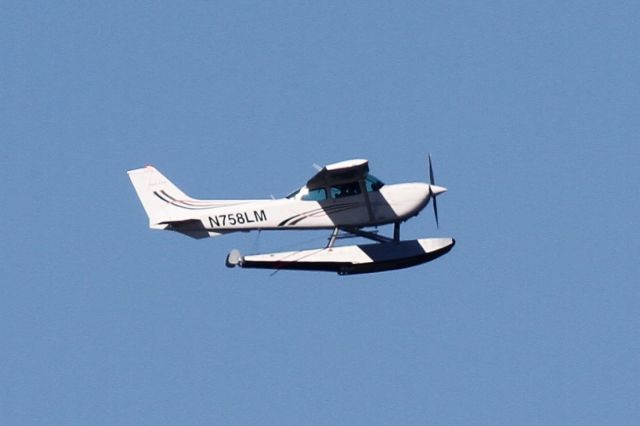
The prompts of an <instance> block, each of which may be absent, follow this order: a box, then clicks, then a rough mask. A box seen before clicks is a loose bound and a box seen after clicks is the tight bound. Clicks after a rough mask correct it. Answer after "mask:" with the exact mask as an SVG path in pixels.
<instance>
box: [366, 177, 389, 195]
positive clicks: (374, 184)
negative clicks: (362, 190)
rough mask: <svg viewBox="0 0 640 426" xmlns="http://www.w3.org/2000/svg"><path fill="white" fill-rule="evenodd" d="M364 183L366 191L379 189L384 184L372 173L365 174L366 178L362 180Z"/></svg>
mask: <svg viewBox="0 0 640 426" xmlns="http://www.w3.org/2000/svg"><path fill="white" fill-rule="evenodd" d="M364 184H365V186H366V188H367V192H376V191H379V190H380V188H382V187H383V186H384V183H382V181H381V180H380V179H378V178H377V177H375V176H373V175H367V178H366V179H365V180H364Z"/></svg>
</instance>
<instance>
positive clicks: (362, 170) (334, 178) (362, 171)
mask: <svg viewBox="0 0 640 426" xmlns="http://www.w3.org/2000/svg"><path fill="white" fill-rule="evenodd" d="M367 173H369V161H367V160H362V159H357V160H347V161H341V162H339V163H333V164H329V165H327V166H324V167H323V168H322V169H321V170H320V171H319V172H318V173H316V174H315V175H314V176H313V177H312V178H311V179H309V180H308V181H307V187H308V188H316V187H319V186H331V185H333V184H335V183H344V182H349V181H351V182H353V181H356V180H362V179H364V178H365V176H366V175H367Z"/></svg>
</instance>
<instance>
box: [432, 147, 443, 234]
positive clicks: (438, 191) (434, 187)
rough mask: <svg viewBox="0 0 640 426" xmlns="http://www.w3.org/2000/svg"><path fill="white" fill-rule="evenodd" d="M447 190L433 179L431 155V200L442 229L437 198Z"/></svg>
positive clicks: (437, 224) (437, 225)
mask: <svg viewBox="0 0 640 426" xmlns="http://www.w3.org/2000/svg"><path fill="white" fill-rule="evenodd" d="M446 190H447V188H445V187H442V186H438V185H436V180H435V178H434V177H433V165H432V164H431V154H429V198H431V201H432V202H433V214H434V216H435V217H436V227H437V228H440V223H439V222H438V203H437V202H436V197H437V196H438V195H439V194H442V193H443V192H445V191H446Z"/></svg>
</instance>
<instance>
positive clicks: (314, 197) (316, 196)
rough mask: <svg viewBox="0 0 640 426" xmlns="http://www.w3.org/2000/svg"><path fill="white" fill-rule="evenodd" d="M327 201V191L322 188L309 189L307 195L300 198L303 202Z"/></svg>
mask: <svg viewBox="0 0 640 426" xmlns="http://www.w3.org/2000/svg"><path fill="white" fill-rule="evenodd" d="M326 199H327V190H326V189H324V188H316V189H310V190H309V192H308V193H306V194H304V195H303V196H302V200H305V201H322V200H326Z"/></svg>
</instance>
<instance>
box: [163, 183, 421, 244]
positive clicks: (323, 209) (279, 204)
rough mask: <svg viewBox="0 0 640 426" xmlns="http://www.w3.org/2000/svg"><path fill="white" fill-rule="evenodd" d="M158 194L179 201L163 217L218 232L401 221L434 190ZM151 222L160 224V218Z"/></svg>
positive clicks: (407, 185)
mask: <svg viewBox="0 0 640 426" xmlns="http://www.w3.org/2000/svg"><path fill="white" fill-rule="evenodd" d="M158 197H162V198H163V199H166V201H167V202H168V204H171V205H172V207H177V209H176V208H172V209H171V216H172V217H171V219H170V220H169V221H167V220H165V221H164V222H163V223H168V222H170V221H186V220H197V221H200V222H201V223H202V226H203V227H204V228H205V229H206V230H207V231H208V232H210V233H211V234H213V235H215V234H217V233H220V234H222V233H228V232H232V231H251V230H267V229H282V230H284V229H325V228H336V227H338V228H340V227H365V226H375V225H383V224H387V223H394V222H400V221H404V220H406V219H408V218H410V217H412V216H415V215H416V214H418V213H419V212H420V210H422V209H423V208H424V207H425V206H426V205H427V203H428V202H429V198H430V195H429V185H428V184H425V183H402V184H395V185H385V186H383V187H382V188H380V190H378V191H375V192H367V193H360V194H357V195H353V196H345V197H342V198H335V199H333V198H329V199H326V200H322V201H311V200H300V199H291V198H283V199H276V200H215V201H213V200H212V201H205V200H202V201H195V200H189V201H182V200H177V199H170V198H168V197H165V196H164V195H163V194H160V195H158ZM365 197H368V200H369V202H367V201H366V198H365ZM369 206H370V208H369ZM151 225H152V226H153V225H157V226H158V227H161V226H162V223H158V224H151ZM154 227H155V226H154Z"/></svg>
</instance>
